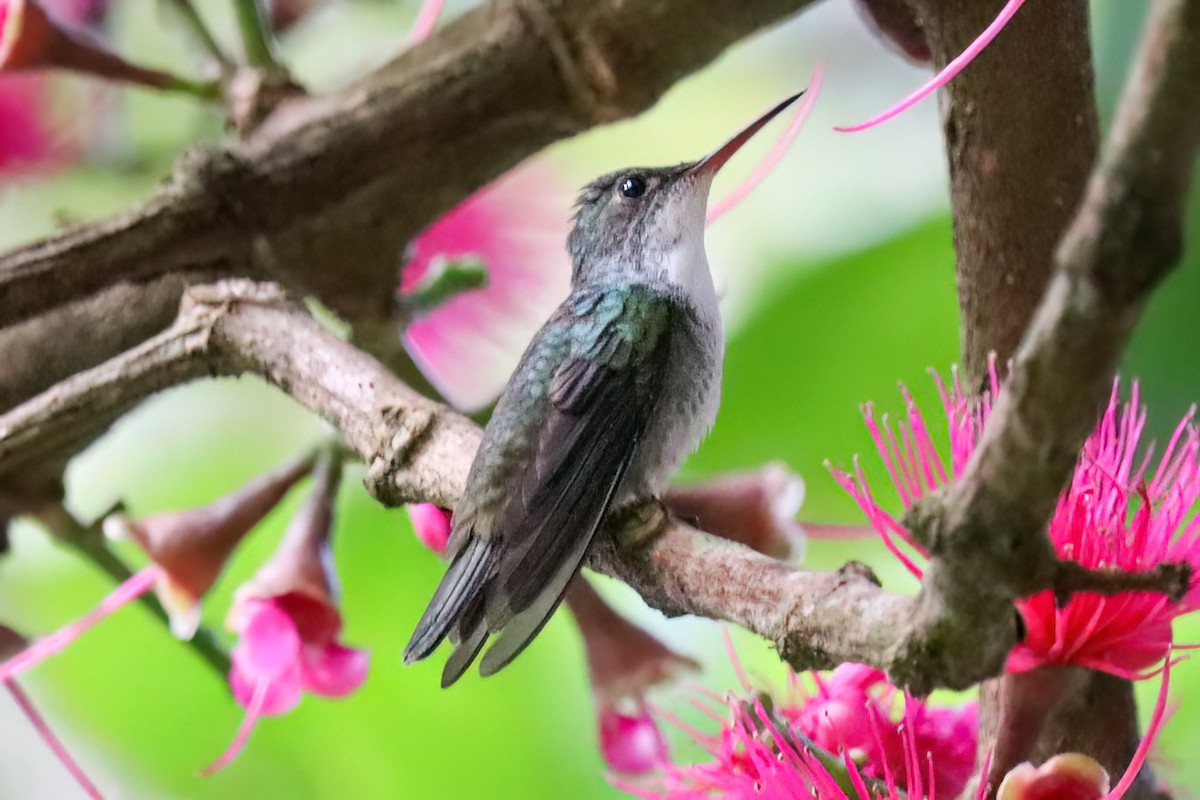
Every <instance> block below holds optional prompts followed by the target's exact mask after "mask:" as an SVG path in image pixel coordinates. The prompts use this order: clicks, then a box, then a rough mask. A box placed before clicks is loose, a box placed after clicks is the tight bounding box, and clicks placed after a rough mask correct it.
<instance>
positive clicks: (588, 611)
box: [566, 576, 699, 775]
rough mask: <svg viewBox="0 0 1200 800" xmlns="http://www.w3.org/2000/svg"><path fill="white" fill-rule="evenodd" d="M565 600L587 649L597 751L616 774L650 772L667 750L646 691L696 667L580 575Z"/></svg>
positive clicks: (666, 753) (663, 757)
mask: <svg viewBox="0 0 1200 800" xmlns="http://www.w3.org/2000/svg"><path fill="white" fill-rule="evenodd" d="M566 602H567V606H568V608H570V609H571V614H572V615H573V616H574V617H575V623H576V624H577V625H578V626H579V632H580V633H581V634H582V635H583V643H584V647H585V649H586V652H587V664H588V677H589V678H590V679H591V684H592V696H593V700H594V703H595V706H596V717H597V722H598V728H599V742H600V754H601V755H602V756H603V757H604V761H605V763H606V764H608V766H609V768H610V769H612V770H613V771H614V772H616V773H618V774H623V775H637V774H640V773H645V772H649V771H650V770H652V769H654V768H655V767H656V766H657V765H659V764H660V763H662V762H664V761H666V759H667V757H668V755H669V751H668V749H667V740H666V737H664V736H663V734H662V731H660V730H659V728H658V723H657V721H655V719H654V717H653V716H652V715H651V713H650V711H649V710H648V706H647V704H646V693H647V692H648V691H649V690H650V689H652V688H654V687H656V686H661V685H663V684H667V683H670V682H672V681H674V680H675V679H676V677H678V676H679V675H680V674H682V673H684V672H687V671H690V670H694V669H697V668H698V667H699V665H698V664H697V663H696V662H695V661H693V660H692V659H690V658H687V657H685V656H681V655H679V654H678V653H676V652H674V651H673V650H671V649H670V648H669V647H667V646H666V645H665V644H663V643H662V642H660V641H659V640H658V639H656V638H655V637H654V636H653V635H651V634H650V633H649V632H647V631H645V630H643V629H642V628H640V627H638V626H637V625H635V624H633V623H632V622H630V621H629V620H627V619H625V618H624V617H622V616H621V615H620V614H618V613H617V612H616V611H614V610H613V609H612V607H611V606H609V605H608V603H606V602H605V601H604V598H602V597H601V596H600V595H599V594H598V593H597V592H596V590H595V589H593V588H592V585H591V584H590V583H589V582H588V581H587V579H586V578H584V577H582V576H579V577H576V578H575V580H574V581H572V582H571V585H570V586H569V587H568V588H567V594H566Z"/></svg>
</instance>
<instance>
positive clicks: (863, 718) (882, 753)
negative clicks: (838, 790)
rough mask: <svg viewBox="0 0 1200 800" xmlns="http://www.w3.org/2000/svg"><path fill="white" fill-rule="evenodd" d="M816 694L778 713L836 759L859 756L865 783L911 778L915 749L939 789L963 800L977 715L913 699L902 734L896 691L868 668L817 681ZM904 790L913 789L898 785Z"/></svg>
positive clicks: (842, 670)
mask: <svg viewBox="0 0 1200 800" xmlns="http://www.w3.org/2000/svg"><path fill="white" fill-rule="evenodd" d="M812 677H813V680H814V682H815V683H816V687H817V690H816V692H815V693H813V694H810V695H808V696H807V697H804V698H803V701H802V702H800V703H798V704H793V705H790V706H785V707H783V708H781V709H780V710H779V713H780V714H781V715H783V716H784V717H786V718H787V719H788V720H789V721H790V722H791V724H792V725H793V726H794V728H795V729H796V730H798V731H799V732H800V733H802V734H804V735H805V736H807V737H808V738H809V739H811V740H812V741H813V743H815V744H816V745H817V746H819V747H821V748H823V749H825V750H828V751H829V752H831V753H841V752H850V753H854V754H855V756H856V760H859V761H860V763H861V769H862V773H863V775H864V777H868V778H874V779H877V780H883V779H884V778H886V776H887V774H888V773H889V772H890V773H892V774H894V775H896V776H901V775H904V774H905V769H906V766H905V764H906V759H907V758H908V755H909V753H908V751H909V749H910V747H915V748H916V750H917V752H918V753H929V754H934V755H935V756H936V757H934V758H932V759H931V763H930V766H929V768H928V770H929V772H928V775H929V778H930V779H931V782H932V784H933V785H936V786H937V787H938V788H939V791H940V792H944V793H945V795H946V796H947V797H957V796H958V795H959V794H960V793H961V792H962V790H963V788H964V787H965V786H966V785H967V781H969V780H970V778H971V775H972V773H973V770H974V767H975V741H976V739H977V738H978V727H979V723H978V709H977V707H976V705H975V704H974V703H968V704H966V705H964V706H963V707H962V708H955V709H951V708H932V707H930V706H927V705H926V704H924V703H921V702H919V701H916V700H913V699H912V698H908V700H907V702H906V703H905V716H904V726H903V727H904V733H905V735H907V737H908V738H909V739H910V741H908V742H906V741H905V736H903V735H901V729H900V728H898V727H897V725H896V723H895V722H894V721H893V719H892V716H893V709H894V708H895V706H896V701H897V697H898V695H899V692H898V690H897V689H896V688H895V687H894V686H892V685H891V684H890V683H888V681H887V677H886V676H885V675H884V673H883V672H882V671H881V670H877V669H873V668H872V667H868V666H865V665H863V664H842V665H841V666H840V667H838V668H837V669H835V670H834V671H833V673H832V674H831V675H829V676H828V677H827V678H822V677H821V676H820V675H818V674H816V673H813V676H812ZM896 781H897V785H898V786H900V788H906V787H907V781H906V780H904V779H902V778H899V777H897V778H896Z"/></svg>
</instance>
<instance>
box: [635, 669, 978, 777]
mask: <svg viewBox="0 0 1200 800" xmlns="http://www.w3.org/2000/svg"><path fill="white" fill-rule="evenodd" d="M813 678H814V680H815V681H816V685H817V691H816V692H815V693H809V692H805V691H803V690H801V689H800V688H799V687H800V683H799V681H798V680H796V679H795V678H794V676H793V682H792V686H793V692H792V693H791V696H790V697H788V698H787V699H786V700H784V701H780V702H769V701H767V700H764V699H763V697H762V696H761V695H757V694H751V695H750V696H749V697H748V698H747V697H745V696H743V697H732V696H731V697H730V698H729V699H728V700H727V701H725V702H724V703H723V704H722V706H723V709H722V710H723V711H725V714H720V713H718V712H717V711H716V710H714V709H709V710H708V711H707V713H709V714H710V715H712V716H715V717H716V718H717V719H719V720H720V721H721V723H722V728H721V732H720V734H719V735H717V736H712V735H708V734H705V733H702V732H700V731H697V730H695V729H690V728H689V727H688V726H686V725H683V724H682V723H679V722H678V720H675V722H676V724H679V725H680V726H681V727H683V728H684V729H685V730H689V731H690V732H691V734H692V736H693V737H695V738H696V739H697V741H698V743H700V744H701V745H702V746H703V747H704V748H705V749H706V750H707V751H708V752H709V754H710V755H711V756H712V760H711V761H709V762H705V763H702V764H696V765H691V766H679V765H673V764H664V765H663V767H662V776H661V781H660V784H661V785H660V787H659V788H658V789H657V790H651V791H647V790H644V789H641V788H637V787H632V786H628V785H626V786H622V787H621V788H624V789H626V790H627V791H629V792H631V793H632V794H636V795H639V796H641V797H644V798H656V799H658V800H700V798H715V797H721V798H730V799H731V800H743V798H744V799H745V800H751V799H752V798H753V800H772V798H779V800H783V798H797V797H820V798H821V799H822V800H848V798H850V797H855V798H872V800H874V799H875V798H901V797H909V798H931V800H938V798H941V799H943V800H945V799H946V798H955V797H958V796H959V794H960V793H961V792H962V790H963V788H964V787H965V785H966V783H967V782H968V780H969V779H970V777H971V776H972V774H973V766H974V760H975V742H976V736H977V733H976V731H977V722H976V709H975V706H974V704H967V705H965V706H963V707H962V708H960V709H934V708H931V707H929V706H927V705H925V704H924V703H922V702H921V701H919V700H916V699H914V698H912V697H907V698H906V700H905V703H904V710H903V712H902V713H901V714H900V716H899V718H896V715H895V713H894V708H895V701H896V699H897V695H898V694H899V692H898V691H897V690H896V689H895V688H894V687H892V686H891V685H889V684H888V683H887V682H886V680H885V679H884V678H883V675H882V673H880V672H879V671H878V670H874V669H871V668H870V667H866V666H863V665H858V664H844V665H842V666H841V667H839V668H838V670H836V671H835V672H834V673H833V674H832V675H830V676H829V677H828V678H826V679H820V678H818V677H817V676H816V675H815V674H814V675H813ZM746 691H747V692H750V689H749V687H746ZM847 784H849V786H850V787H852V789H853V791H854V794H853V795H851V794H848V793H847V791H846V788H844V787H845V786H846V785H847ZM980 796H982V794H981V795H980Z"/></svg>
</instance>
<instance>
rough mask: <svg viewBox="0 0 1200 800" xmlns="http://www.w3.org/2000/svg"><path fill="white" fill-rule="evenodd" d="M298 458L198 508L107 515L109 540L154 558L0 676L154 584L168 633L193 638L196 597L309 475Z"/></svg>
mask: <svg viewBox="0 0 1200 800" xmlns="http://www.w3.org/2000/svg"><path fill="white" fill-rule="evenodd" d="M311 463H312V462H311V459H303V460H299V461H296V462H293V463H291V464H288V465H285V466H283V467H281V468H279V469H277V470H274V471H272V472H269V473H267V474H265V475H261V476H259V477H257V478H255V479H253V480H251V481H249V482H247V483H246V484H245V485H243V486H241V487H239V488H238V489H236V490H235V491H233V492H230V493H229V494H227V495H225V496H224V497H221V498H219V499H218V500H216V501H215V502H213V503H210V504H209V505H207V506H202V507H200V508H192V509H187V510H185V511H178V512H171V513H166V514H159V515H156V516H154V517H150V518H148V519H145V520H130V519H127V518H125V517H124V516H121V515H113V516H110V517H108V518H107V519H105V520H104V532H105V534H106V535H108V536H109V537H110V538H118V539H120V538H129V539H132V540H133V541H134V542H136V543H137V545H138V546H139V547H141V548H142V550H143V551H145V553H146V555H147V556H149V558H150V560H151V563H150V564H149V565H148V566H146V567H144V568H142V569H141V570H139V571H138V572H136V573H134V574H133V575H132V576H130V577H129V578H128V579H127V580H125V581H124V582H123V583H122V584H121V585H120V586H118V587H117V588H115V589H113V590H112V591H111V592H109V594H108V595H106V596H105V597H104V598H103V599H102V600H101V601H100V603H99V605H97V606H96V607H95V608H94V609H92V610H91V611H89V612H88V613H87V614H85V615H83V616H82V617H80V618H79V619H77V620H74V621H72V622H70V623H68V624H66V625H64V626H63V627H62V628H59V629H58V630H57V631H55V632H54V633H52V634H50V635H48V636H43V637H41V638H40V639H38V640H36V641H35V642H33V644H31V645H30V646H29V647H27V648H25V649H24V650H23V651H21V652H20V653H17V654H16V655H14V656H12V657H11V658H8V659H7V660H5V661H4V662H3V663H2V664H0V681H3V680H7V679H9V678H11V677H14V676H16V675H18V674H20V673H22V672H26V671H27V670H30V669H32V668H33V667H35V666H37V665H38V664H40V663H41V662H42V661H44V660H46V659H47V658H49V657H51V656H53V655H56V654H58V653H60V652H62V651H63V650H65V649H66V648H67V647H69V646H70V645H71V643H72V642H74V641H75V640H76V639H78V638H79V637H80V636H82V635H83V634H84V633H86V632H87V631H89V630H91V629H92V628H93V627H95V626H96V625H98V624H100V623H101V622H103V621H104V620H105V619H107V618H108V617H109V616H111V615H112V614H113V613H115V612H116V611H118V610H120V609H121V608H123V607H124V606H126V605H128V604H129V603H131V602H133V601H134V600H136V599H138V598H139V597H141V596H142V595H144V594H146V593H147V592H149V591H150V590H152V589H153V590H155V591H156V593H157V594H158V598H159V600H160V602H161V603H162V605H163V608H164V609H165V610H166V611H167V614H168V615H169V616H170V621H171V631H172V633H174V634H175V635H176V636H177V637H179V638H181V639H190V638H191V637H192V636H193V635H194V634H195V632H196V629H197V627H198V626H199V624H200V601H201V599H202V598H203V597H204V595H205V594H207V593H208V591H209V589H211V588H212V586H213V584H215V583H216V581H217V578H218V577H220V574H221V571H222V570H223V569H224V568H225V563H226V561H228V560H229V557H230V556H231V555H232V554H233V551H234V550H235V549H236V547H237V545H238V544H239V543H240V542H241V540H242V539H243V538H244V537H245V535H246V534H247V533H249V532H250V531H251V530H252V529H253V528H254V526H255V525H257V524H258V523H259V522H260V521H261V520H262V518H263V517H265V516H266V515H267V514H268V513H269V512H270V511H271V509H273V508H274V507H275V506H276V505H277V504H278V503H279V501H280V500H282V499H283V496H284V495H285V494H286V493H287V491H288V489H290V488H291V487H292V486H293V485H294V484H295V483H296V482H297V481H299V480H300V479H301V478H303V477H304V476H305V475H307V474H308V471H309V468H310V466H311Z"/></svg>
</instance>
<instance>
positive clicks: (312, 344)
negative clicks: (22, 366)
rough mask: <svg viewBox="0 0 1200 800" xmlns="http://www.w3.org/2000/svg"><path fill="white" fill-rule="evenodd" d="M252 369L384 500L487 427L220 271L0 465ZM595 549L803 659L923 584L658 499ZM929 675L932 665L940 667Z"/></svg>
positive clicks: (420, 490) (406, 494)
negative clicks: (716, 522)
mask: <svg viewBox="0 0 1200 800" xmlns="http://www.w3.org/2000/svg"><path fill="white" fill-rule="evenodd" d="M243 374H250V375H257V376H259V377H261V378H264V379H265V380H267V381H270V382H271V383H273V384H275V385H276V386H278V387H279V388H280V389H282V390H283V391H285V392H287V393H288V394H289V395H291V396H292V397H293V398H295V399H296V400H298V401H299V402H301V403H302V404H304V405H305V406H307V407H308V408H310V409H312V410H313V411H315V412H317V413H319V414H321V415H322V416H323V417H325V418H326V419H327V420H328V421H329V422H330V423H332V424H333V425H335V426H336V427H337V428H338V429H339V430H340V431H341V432H342V435H343V437H344V438H345V440H346V442H347V444H348V445H349V447H350V448H351V449H352V450H353V451H355V452H356V453H357V454H358V455H359V456H360V457H361V458H362V459H363V460H364V461H365V462H366V463H367V464H368V465H369V470H368V473H367V478H366V484H367V487H368V489H370V490H371V492H372V493H373V494H374V495H375V496H376V497H377V498H379V499H380V500H381V501H382V502H384V503H385V504H388V505H398V504H400V503H404V502H408V501H413V500H427V501H432V502H435V503H438V504H439V505H442V506H446V507H453V506H454V505H455V504H456V502H457V501H458V498H459V495H460V493H461V491H462V487H463V485H464V484H465V483H466V474H467V470H468V468H469V466H470V462H471V459H472V458H473V455H474V452H475V450H476V448H477V447H478V444H479V438H480V430H479V428H478V427H477V426H476V425H475V424H474V423H472V422H471V421H470V420H468V419H466V418H465V417H462V416H461V415H459V414H457V413H455V412H453V411H451V410H450V409H448V408H446V407H445V406H442V405H440V404H438V403H435V402H433V401H431V400H429V399H427V398H425V397H424V396H422V395H420V394H418V393H417V392H415V391H413V390H412V389H410V388H409V387H408V386H406V385H404V384H403V383H402V382H400V381H399V380H398V379H397V378H396V377H394V376H393V375H392V374H391V373H390V372H389V371H388V369H387V368H386V367H385V366H384V365H383V364H381V363H380V362H378V361H377V360H375V359H374V358H373V357H371V356H368V355H366V354H365V353H362V352H361V351H359V350H357V349H356V348H354V347H353V346H351V345H349V344H347V343H346V342H343V341H342V340H340V339H338V338H337V337H335V336H334V335H333V334H331V333H330V332H329V331H328V330H326V329H325V328H323V327H322V326H321V325H320V324H319V323H318V322H317V321H316V320H314V319H313V318H312V317H311V316H310V315H309V314H308V313H307V312H306V311H305V310H304V309H303V307H301V306H298V305H296V304H295V303H293V302H292V301H290V300H288V299H287V297H286V296H285V295H284V294H283V293H282V292H281V291H280V290H279V289H278V288H277V287H274V286H272V285H263V284H254V283H250V282H248V281H226V282H222V283H220V284H216V285H213V286H206V287H198V288H196V289H193V290H191V291H190V292H189V295H188V297H187V299H186V301H185V303H184V305H183V308H182V310H181V312H180V315H179V318H178V320H177V321H176V323H175V324H174V325H172V326H171V327H170V328H169V329H168V330H167V331H165V332H164V333H162V334H160V335H158V336H156V337H154V338H153V339H151V340H150V341H148V342H146V343H145V344H143V345H141V346H139V347H137V348H135V349H133V350H131V351H129V352H127V353H125V354H124V355H122V356H121V357H119V358H117V359H114V360H112V361H111V362H108V363H106V364H103V365H101V366H99V367H96V368H95V369H92V370H90V371H88V372H85V373H81V374H79V375H77V376H76V377H75V378H73V379H72V380H71V381H68V382H65V383H63V384H61V385H60V386H58V387H55V388H54V389H53V390H50V391H48V392H45V393H44V394H42V395H40V396H38V397H36V398H34V399H32V400H30V401H29V402H27V403H25V404H23V405H22V406H20V407H18V408H17V409H14V410H13V411H11V412H9V413H8V414H6V415H4V416H3V417H0V432H3V435H2V436H0V475H3V474H5V473H11V472H13V471H16V470H19V469H20V468H21V467H22V466H24V465H25V464H27V463H30V462H31V461H35V460H37V459H38V458H39V457H43V456H44V449H43V448H45V447H50V448H54V447H59V446H62V441H61V439H60V438H59V436H60V433H59V432H60V431H63V430H70V429H74V428H77V427H79V426H83V430H84V431H85V433H86V430H87V428H86V426H87V425H89V424H103V422H104V420H105V419H106V418H108V417H111V416H112V415H114V414H117V413H120V412H122V411H124V410H126V409H128V408H129V407H131V406H132V405H133V404H135V403H137V402H139V401H140V400H142V399H143V398H145V397H146V396H148V395H149V394H151V393H153V392H155V391H158V390H159V389H162V388H165V387H166V386H169V385H173V384H176V383H181V382H184V381H187V380H191V379H193V378H197V377H201V376H205V375H243ZM609 527H610V533H611V535H610V536H609V537H607V539H606V540H604V542H603V543H602V544H601V545H600V546H599V547H597V549H596V550H595V552H594V553H593V554H592V555H591V558H590V563H591V565H592V566H593V567H594V568H595V569H598V570H600V571H602V572H605V573H607V574H609V575H612V576H615V577H617V578H620V579H621V580H623V581H625V582H626V583H628V584H629V585H630V586H632V587H633V588H634V589H636V590H637V591H638V592H639V593H640V594H641V595H642V596H643V597H644V598H645V599H646V601H647V602H648V603H650V605H652V606H654V607H655V608H658V609H660V610H662V611H664V612H665V613H667V614H670V615H679V614H697V615H701V616H706V617H712V618H715V619H723V620H728V621H730V622H734V623H736V624H738V625H741V626H743V627H745V628H747V629H748V630H751V631H754V632H755V633H758V634H760V635H762V636H764V637H765V638H767V639H769V640H770V641H772V642H774V643H775V645H776V647H777V648H778V649H779V652H780V655H781V657H782V658H784V659H785V660H786V661H788V663H790V664H792V665H793V666H794V667H795V668H796V669H809V668H814V667H832V666H835V665H836V664H839V663H841V662H843V661H863V662H867V663H871V664H875V665H878V666H883V667H891V666H893V664H894V661H893V659H894V658H895V657H896V654H897V653H902V652H903V649H902V647H901V646H902V645H903V643H904V639H903V634H904V631H905V628H904V625H903V622H904V621H905V620H906V619H908V618H909V617H910V616H911V614H912V610H913V602H914V600H913V598H911V597H903V596H899V595H893V594H889V593H887V592H884V591H882V590H881V589H880V588H879V584H878V582H877V581H876V579H875V577H874V575H872V574H871V572H870V571H869V570H867V569H866V568H865V567H863V566H862V565H859V564H850V565H847V566H846V567H844V568H843V569H842V570H840V571H838V572H836V573H821V572H811V571H805V570H799V569H796V568H794V567H792V566H790V565H788V564H786V563H785V562H782V561H779V560H776V559H773V558H770V557H767V556H764V555H761V554H759V553H756V552H754V551H752V550H750V549H748V548H746V547H743V546H742V545H739V544H736V543H734V542H731V541H727V540H725V539H721V538H718V537H716V536H713V535H710V534H708V533H704V532H702V531H699V530H696V529H695V528H693V527H691V526H689V525H687V524H685V523H683V522H681V521H680V520H678V519H677V518H674V517H672V516H670V515H667V514H664V513H663V509H662V507H661V506H659V505H657V504H650V505H646V506H638V507H633V508H630V509H627V510H625V511H623V512H622V513H620V514H618V515H616V516H615V517H614V519H613V520H612V521H611V523H610V526H609ZM1131 583H1135V584H1136V585H1137V587H1138V588H1145V589H1150V590H1162V591H1169V592H1176V590H1177V589H1178V583H1179V574H1178V571H1174V570H1170V569H1166V570H1162V571H1160V572H1155V573H1150V574H1148V575H1146V576H1121V575H1115V574H1108V573H1104V574H1096V573H1088V572H1086V571H1071V570H1066V571H1064V584H1063V587H1060V588H1062V589H1064V590H1065V589H1069V588H1075V589H1088V590H1106V589H1110V590H1114V591H1116V590H1120V589H1121V588H1127V587H1128V586H1129V585H1130V584H1131ZM925 680H927V681H936V680H938V676H937V674H936V673H930V676H929V677H927V678H925Z"/></svg>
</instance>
